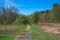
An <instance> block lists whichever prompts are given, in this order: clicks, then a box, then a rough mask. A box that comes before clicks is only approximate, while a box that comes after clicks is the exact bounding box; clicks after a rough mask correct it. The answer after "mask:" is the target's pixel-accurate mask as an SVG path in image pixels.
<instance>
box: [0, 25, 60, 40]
mask: <svg viewBox="0 0 60 40" xmlns="http://www.w3.org/2000/svg"><path fill="white" fill-rule="evenodd" d="M10 26H11V25H10ZM29 26H30V30H31V31H32V33H31V35H32V37H31V39H32V40H60V34H52V33H49V32H44V31H42V30H41V29H39V28H38V27H36V26H34V25H29ZM13 27H14V26H13ZM11 28H12V27H11ZM26 28H27V25H23V26H22V27H21V26H17V27H16V28H15V29H9V30H10V31H9V32H6V31H5V32H0V40H14V38H15V37H16V35H18V34H20V33H23V32H24V31H25V30H26ZM5 30H6V28H5Z"/></svg>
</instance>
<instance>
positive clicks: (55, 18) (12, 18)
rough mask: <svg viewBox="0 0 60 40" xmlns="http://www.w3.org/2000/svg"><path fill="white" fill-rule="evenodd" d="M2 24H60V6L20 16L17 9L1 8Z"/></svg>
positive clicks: (0, 21) (0, 20)
mask: <svg viewBox="0 0 60 40" xmlns="http://www.w3.org/2000/svg"><path fill="white" fill-rule="evenodd" d="M0 11H1V13H0V24H15V25H16V24H18V25H19V24H30V23H35V24H37V23H60V4H54V5H53V8H52V9H51V10H45V11H35V12H34V13H33V14H32V15H29V16H26V15H21V14H18V11H17V9H16V8H15V7H9V8H8V7H7V8H6V7H4V6H3V7H1V10H0Z"/></svg>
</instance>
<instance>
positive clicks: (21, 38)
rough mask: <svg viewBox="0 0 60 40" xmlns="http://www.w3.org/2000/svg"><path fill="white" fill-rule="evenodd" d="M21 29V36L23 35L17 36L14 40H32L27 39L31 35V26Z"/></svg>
mask: <svg viewBox="0 0 60 40" xmlns="http://www.w3.org/2000/svg"><path fill="white" fill-rule="evenodd" d="M21 29H22V30H20V31H19V32H21V34H23V35H16V37H15V39H14V40H31V39H28V38H26V34H28V33H30V26H29V25H27V27H25V28H24V27H23V28H21Z"/></svg>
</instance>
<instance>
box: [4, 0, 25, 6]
mask: <svg viewBox="0 0 60 40" xmlns="http://www.w3.org/2000/svg"><path fill="white" fill-rule="evenodd" d="M5 4H6V5H8V6H10V5H11V6H17V7H21V6H24V5H22V4H16V3H14V2H12V1H11V0H5Z"/></svg>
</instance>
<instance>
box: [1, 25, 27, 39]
mask: <svg viewBox="0 0 60 40" xmlns="http://www.w3.org/2000/svg"><path fill="white" fill-rule="evenodd" d="M25 30H26V25H24V26H22V27H21V28H19V29H16V30H13V31H14V32H17V33H21V32H24V31H25ZM15 36H16V35H15V34H4V33H3V34H2V33H0V40H14V38H15Z"/></svg>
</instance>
